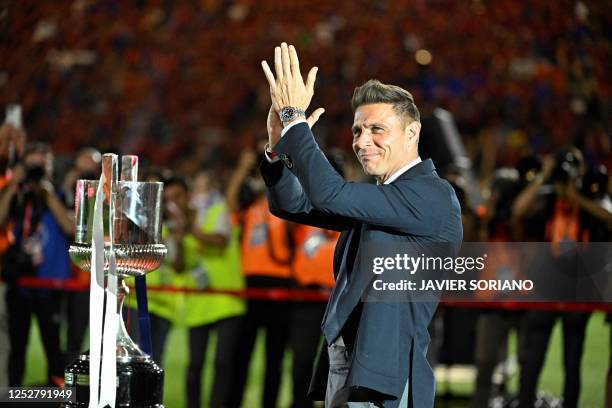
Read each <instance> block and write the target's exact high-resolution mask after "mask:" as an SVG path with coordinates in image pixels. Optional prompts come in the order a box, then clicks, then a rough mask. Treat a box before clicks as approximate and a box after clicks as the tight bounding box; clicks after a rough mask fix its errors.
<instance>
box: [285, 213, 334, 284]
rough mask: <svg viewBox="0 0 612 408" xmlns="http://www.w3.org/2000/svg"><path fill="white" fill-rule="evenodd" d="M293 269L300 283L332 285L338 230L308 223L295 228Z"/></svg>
mask: <svg viewBox="0 0 612 408" xmlns="http://www.w3.org/2000/svg"><path fill="white" fill-rule="evenodd" d="M293 236H294V242H295V248H296V251H295V258H294V260H293V271H294V274H295V279H296V280H297V281H298V283H299V284H300V285H303V286H308V285H318V286H324V287H329V288H331V287H332V286H334V266H333V262H334V249H335V247H336V241H338V237H339V236H340V233H339V232H336V231H330V230H323V229H320V228H316V227H311V226H308V225H299V226H297V227H296V228H295V230H294V233H293Z"/></svg>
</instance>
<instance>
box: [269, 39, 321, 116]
mask: <svg viewBox="0 0 612 408" xmlns="http://www.w3.org/2000/svg"><path fill="white" fill-rule="evenodd" d="M261 66H262V67H263V70H264V74H265V75H266V78H267V79H268V84H269V85H270V95H271V96H272V106H273V107H274V110H275V111H276V112H279V111H280V109H282V108H283V107H287V106H291V107H294V108H298V109H300V110H303V111H306V109H308V106H309V105H310V101H311V100H312V95H313V94H314V84H315V80H316V77H317V70H318V68H317V67H313V68H311V69H310V71H309V72H308V76H307V78H306V83H304V80H303V79H302V73H301V72H300V61H299V59H298V56H297V52H296V51H295V47H294V46H293V45H290V46H287V43H282V44H281V46H280V47H275V48H274V67H275V71H276V78H275V77H274V74H273V73H272V70H271V69H270V67H269V66H268V63H267V62H266V61H262V62H261Z"/></svg>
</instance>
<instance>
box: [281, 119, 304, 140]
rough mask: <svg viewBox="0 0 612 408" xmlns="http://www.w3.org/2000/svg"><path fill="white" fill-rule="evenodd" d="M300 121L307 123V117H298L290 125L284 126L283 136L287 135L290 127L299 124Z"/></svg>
mask: <svg viewBox="0 0 612 408" xmlns="http://www.w3.org/2000/svg"><path fill="white" fill-rule="evenodd" d="M298 123H306V119H298V120H296V121H295V122H291V123H290V124H289V125H287V127H286V128H284V129H283V130H282V131H281V137H283V136H285V133H287V132H288V131H289V129H291V128H292V127H293V126H295V125H297V124H298Z"/></svg>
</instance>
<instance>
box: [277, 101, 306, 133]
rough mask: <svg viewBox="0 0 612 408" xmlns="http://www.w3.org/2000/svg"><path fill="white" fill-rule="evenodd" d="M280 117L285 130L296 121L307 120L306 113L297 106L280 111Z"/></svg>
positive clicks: (285, 107) (283, 108) (286, 107)
mask: <svg viewBox="0 0 612 408" xmlns="http://www.w3.org/2000/svg"><path fill="white" fill-rule="evenodd" d="M278 117H279V118H280V122H281V124H282V125H283V128H285V127H287V126H289V125H290V124H291V123H293V122H295V121H296V120H300V119H306V112H305V111H304V110H302V109H300V108H297V107H295V106H284V107H282V108H281V109H280V110H279V111H278Z"/></svg>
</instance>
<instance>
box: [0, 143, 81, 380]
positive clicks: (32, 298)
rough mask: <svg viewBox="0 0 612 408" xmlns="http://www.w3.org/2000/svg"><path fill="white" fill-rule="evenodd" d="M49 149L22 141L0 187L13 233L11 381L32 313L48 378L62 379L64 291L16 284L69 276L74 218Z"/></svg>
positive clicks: (9, 265) (20, 367)
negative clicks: (58, 187) (56, 183)
mask: <svg viewBox="0 0 612 408" xmlns="http://www.w3.org/2000/svg"><path fill="white" fill-rule="evenodd" d="M52 174H53V154H52V152H51V149H50V148H49V146H48V145H46V144H44V143H31V144H29V145H27V146H26V148H25V152H24V154H23V158H22V160H19V159H18V160H17V164H16V165H15V166H14V168H13V169H12V178H11V179H10V181H9V182H8V183H7V184H6V185H5V186H4V188H3V189H2V191H0V226H1V227H6V226H8V227H9V228H10V230H11V231H12V235H13V239H12V244H11V246H9V247H8V249H7V250H6V252H5V253H4V254H3V257H2V274H3V280H4V281H5V282H6V284H7V292H6V305H7V310H8V317H9V337H10V346H11V351H10V355H9V385H10V386H12V387H17V386H21V384H22V381H23V375H24V368H25V355H26V346H27V344H28V336H29V332H30V322H31V317H32V313H34V314H36V318H37V321H38V325H39V329H40V333H41V338H42V342H43V346H44V349H45V353H46V355H47V360H48V379H49V383H50V384H53V385H61V384H63V370H64V360H63V354H62V352H61V350H60V336H59V331H60V320H61V319H60V311H61V298H62V293H61V292H59V291H56V290H50V289H27V288H22V287H20V286H19V284H18V280H19V278H20V277H23V276H35V277H39V278H55V279H67V278H69V277H70V263H69V258H68V245H69V237H71V236H72V235H73V234H74V223H73V220H72V218H71V216H70V215H69V213H68V210H67V209H66V207H65V206H64V204H63V203H62V201H61V200H60V198H59V197H58V196H57V195H56V193H55V190H54V187H53V184H52V183H51V181H50V180H51V179H52Z"/></svg>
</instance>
